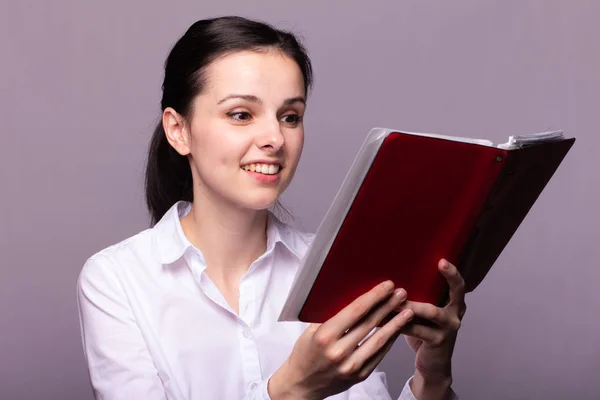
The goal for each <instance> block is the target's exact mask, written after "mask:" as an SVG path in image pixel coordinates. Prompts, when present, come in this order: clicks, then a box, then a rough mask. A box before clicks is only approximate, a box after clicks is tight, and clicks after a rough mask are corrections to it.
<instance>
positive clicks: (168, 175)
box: [145, 122, 193, 225]
mask: <svg viewBox="0 0 600 400" xmlns="http://www.w3.org/2000/svg"><path fill="white" fill-rule="evenodd" d="M145 190H146V204H147V206H148V211H149V212H150V218H151V225H155V224H156V223H157V222H158V221H159V220H160V219H161V218H162V217H163V216H164V215H165V213H166V212H167V211H168V210H169V209H170V208H171V207H172V206H173V205H174V204H175V203H177V202H178V201H180V200H185V201H192V199H193V191H192V171H191V170H190V164H189V161H188V159H187V157H185V156H182V155H181V154H179V153H178V152H177V151H175V149H174V148H173V147H172V146H171V145H170V144H169V142H168V141H167V136H166V135H165V131H164V129H163V125H162V122H159V123H158V125H157V126H156V128H155V129H154V134H153V135H152V139H151V140H150V149H149V151H148V161H147V164H146V188H145Z"/></svg>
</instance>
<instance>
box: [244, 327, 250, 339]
mask: <svg viewBox="0 0 600 400" xmlns="http://www.w3.org/2000/svg"><path fill="white" fill-rule="evenodd" d="M242 336H243V337H244V338H245V339H252V332H250V330H249V329H244V330H243V331H242Z"/></svg>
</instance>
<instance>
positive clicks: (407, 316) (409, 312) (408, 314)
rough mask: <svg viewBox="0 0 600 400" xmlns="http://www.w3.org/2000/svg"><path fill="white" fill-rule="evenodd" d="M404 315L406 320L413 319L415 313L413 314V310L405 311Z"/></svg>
mask: <svg viewBox="0 0 600 400" xmlns="http://www.w3.org/2000/svg"><path fill="white" fill-rule="evenodd" d="M402 315H403V316H404V318H412V316H413V312H412V310H404V311H403V312H402Z"/></svg>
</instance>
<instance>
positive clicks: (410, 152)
mask: <svg viewBox="0 0 600 400" xmlns="http://www.w3.org/2000/svg"><path fill="white" fill-rule="evenodd" d="M506 153H507V151H506V150H503V149H498V148H495V147H489V146H480V145H474V144H471V143H463V142H455V141H450V140H444V139H437V138H429V137H422V136H416V135H403V134H398V133H394V132H392V133H390V135H389V136H388V137H387V138H386V139H385V140H384V142H383V144H382V146H381V148H380V150H379V152H378V154H377V157H376V158H375V160H374V161H373V164H372V165H371V168H370V170H369V172H368V173H367V175H366V177H365V179H364V181H363V184H362V185H361V188H360V189H359V191H358V193H357V195H356V198H355V200H354V202H353V204H352V206H351V208H350V210H349V212H348V214H347V215H346V218H345V219H344V222H343V224H342V226H341V228H340V230H339V232H338V234H337V236H336V239H335V241H334V242H333V245H332V247H331V249H330V251H329V253H328V255H327V257H326V259H325V261H324V263H323V265H322V267H321V270H320V272H319V275H318V276H317V279H316V281H315V283H314V285H313V287H312V289H311V291H310V293H309V296H308V298H307V300H306V301H305V303H304V306H303V307H302V310H301V312H300V314H299V319H300V320H301V321H310V322H324V321H325V320H327V319H329V318H330V317H332V316H333V315H335V314H336V313H337V312H338V311H339V310H341V309H342V308H343V307H344V306H346V305H347V304H349V303H351V302H352V301H353V300H354V299H356V298H357V297H358V296H360V295H362V294H364V293H365V292H367V291H368V290H370V289H371V288H372V287H374V286H375V285H377V284H378V283H380V282H382V281H384V280H387V279H391V280H392V281H394V282H395V284H396V286H397V287H403V288H405V289H406V291H407V292H408V297H409V299H410V300H413V301H422V302H431V303H434V304H437V303H439V302H440V301H441V299H442V296H443V293H444V290H445V286H446V285H445V282H444V280H443V278H442V276H441V275H440V274H439V272H438V269H437V263H438V261H439V259H440V258H443V257H444V258H447V259H448V260H449V261H451V262H453V263H455V262H456V261H457V258H458V256H459V254H460V251H461V249H462V248H463V245H464V244H465V242H466V241H467V240H468V239H469V237H470V233H471V228H472V227H473V226H474V224H475V221H476V218H477V216H478V214H479V211H480V210H481V209H482V207H483V205H484V203H485V201H486V199H487V196H488V194H489V193H490V191H491V189H492V186H493V184H494V182H495V179H496V177H497V176H498V175H499V173H500V171H501V170H502V166H503V165H504V163H505V159H506V158H505V156H506Z"/></svg>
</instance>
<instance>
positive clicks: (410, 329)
mask: <svg viewBox="0 0 600 400" xmlns="http://www.w3.org/2000/svg"><path fill="white" fill-rule="evenodd" d="M402 334H403V335H406V336H412V337H414V338H417V339H420V340H422V341H423V342H425V343H427V344H429V345H431V346H439V345H441V344H442V342H443V340H444V333H443V331H441V330H440V329H439V328H437V329H436V328H431V327H428V326H425V325H419V324H412V323H411V324H408V325H407V326H406V327H404V328H403V329H402Z"/></svg>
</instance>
